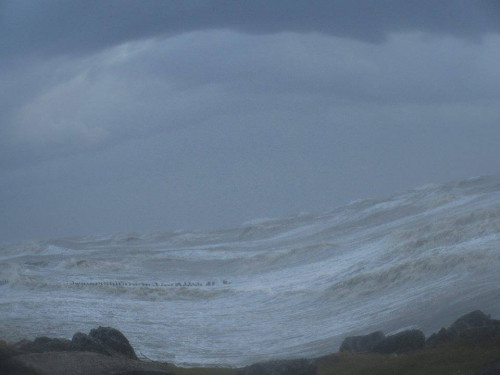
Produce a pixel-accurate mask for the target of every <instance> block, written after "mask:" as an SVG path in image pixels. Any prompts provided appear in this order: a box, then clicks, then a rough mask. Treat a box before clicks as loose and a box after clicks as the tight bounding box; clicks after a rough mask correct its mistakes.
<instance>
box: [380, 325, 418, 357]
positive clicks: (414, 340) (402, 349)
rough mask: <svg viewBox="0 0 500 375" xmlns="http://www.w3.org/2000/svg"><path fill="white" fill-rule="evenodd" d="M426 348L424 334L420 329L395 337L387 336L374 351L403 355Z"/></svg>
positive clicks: (401, 333)
mask: <svg viewBox="0 0 500 375" xmlns="http://www.w3.org/2000/svg"><path fill="white" fill-rule="evenodd" d="M424 346H425V336H424V333H423V332H422V331H420V330H418V329H409V330H406V331H402V332H399V333H396V334H395V335H390V336H387V337H386V338H385V339H383V340H382V341H380V342H379V343H378V344H377V345H375V347H374V348H373V351H374V352H376V353H384V354H391V353H396V354H401V353H406V352H410V351H413V350H418V349H422V348H423V347H424Z"/></svg>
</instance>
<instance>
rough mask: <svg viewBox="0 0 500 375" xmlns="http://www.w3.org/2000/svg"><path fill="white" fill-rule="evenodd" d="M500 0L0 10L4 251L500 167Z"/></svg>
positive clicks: (5, 4) (7, 0) (81, 4)
mask: <svg viewBox="0 0 500 375" xmlns="http://www.w3.org/2000/svg"><path fill="white" fill-rule="evenodd" d="M499 62H500V2H498V1H495V0H492V1H481V0H477V1H472V0H470V1H465V0H456V1H435V0H428V1H425V0H424V1H422V0H419V1H413V0H407V1H400V0H391V1H389V0H387V1H385V0H377V1H369V0H363V1H356V0H349V1H330V0H325V1H321V0H317V1H314V0H307V1H306V0H287V1H284V0H273V1H264V0H253V1H233V0H227V1H222V0H206V1H204V0H192V1H189V0H183V1H176V0H171V1H148V0H141V1H129V0H117V1H102V0H95V1H94V0H86V1H79V0H78V1H76V0H75V1H72V0H60V1H51V0H47V1H43V2H40V1H34V0H0V83H1V90H0V242H11V241H19V240H27V239H45V238H53V237H61V236H73V235H88V234H101V233H114V232H124V231H139V232H144V231H149V230H173V229H178V228H185V229H195V230H207V229H212V228H220V227H231V226H238V225H240V224H241V223H243V222H245V221H247V220H251V219H254V218H261V217H282V216H288V215H293V214H297V213H300V212H321V211H326V210H330V209H333V208H334V207H336V206H339V205H342V204H345V203H348V202H349V201H352V200H355V199H360V198H370V197H386V196H390V195H391V194H394V193H396V192H399V191H401V190H405V189H408V188H413V187H416V186H419V185H423V184H427V183H442V182H446V181H450V180H459V179H465V178H469V177H472V176H478V175H486V174H497V173H499V172H500V167H499V161H500V147H499V146H500V122H499V120H500V64H499Z"/></svg>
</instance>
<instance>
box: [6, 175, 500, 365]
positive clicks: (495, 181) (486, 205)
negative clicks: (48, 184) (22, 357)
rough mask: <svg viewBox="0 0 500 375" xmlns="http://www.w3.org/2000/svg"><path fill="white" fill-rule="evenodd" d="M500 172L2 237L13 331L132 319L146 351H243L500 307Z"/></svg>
mask: <svg viewBox="0 0 500 375" xmlns="http://www.w3.org/2000/svg"><path fill="white" fill-rule="evenodd" d="M499 286H500V177H483V178H475V179H470V180H466V181H462V182H459V183H453V184H448V185H444V186H434V185H433V186H425V187H422V188H420V189H416V190H412V191H409V192H405V193H403V194H399V195H397V196H394V197H392V198H391V199H384V200H362V201H356V202H353V203H351V204H349V205H347V206H344V207H341V208H338V209H335V210H333V211H330V212H326V213H323V214H318V215H299V216H296V217H291V218H286V219H276V220H275V219H272V220H271V219H269V220H260V221H255V222H251V223H248V224H247V225H244V226H242V227H239V228H235V229H228V230H221V231H215V232H210V233H195V232H188V231H176V232H162V233H155V234H148V235H136V234H133V235H132V234H126V235H118V236H101V237H86V238H75V239H63V240H53V241H40V242H30V243H21V244H14V245H4V246H1V247H0V316H1V317H2V318H1V319H2V320H1V324H0V338H3V339H6V340H7V341H16V340H19V339H21V338H23V337H28V338H34V337H36V336H40V335H46V336H53V337H67V338H71V336H72V334H73V333H74V332H76V331H83V332H88V331H89V330H90V329H91V328H94V327H96V326H99V325H103V326H112V327H115V328H118V329H120V330H121V331H122V332H123V333H124V334H125V335H126V336H127V337H128V338H129V340H130V342H131V343H132V345H133V346H134V348H136V351H137V352H138V354H139V356H140V355H144V356H147V357H149V358H151V359H158V360H166V361H171V362H174V363H177V364H219V365H234V366H237V365H243V364H248V363H251V362H255V361H258V360H264V359H267V358H271V357H272V358H278V357H279V358H290V357H304V356H305V357H314V356H319V355H323V354H327V353H331V352H334V351H336V350H337V349H338V346H339V344H340V342H341V340H342V338H343V337H345V336H346V335H352V334H363V333H368V332H370V331H372V330H375V329H383V330H384V331H385V332H386V333H390V332H394V331H396V330H399V329H403V328H407V327H417V328H421V329H422V330H424V332H425V333H426V334H429V333H430V332H432V331H435V330H437V329H439V328H440V327H441V326H447V325H449V324H450V323H451V322H452V321H453V320H454V318H456V317H457V316H458V315H460V314H463V313H467V312H470V311H471V310H474V309H482V310H483V311H485V312H487V313H490V314H492V315H493V316H496V317H499V316H500V289H499Z"/></svg>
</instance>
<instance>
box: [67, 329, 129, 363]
mask: <svg viewBox="0 0 500 375" xmlns="http://www.w3.org/2000/svg"><path fill="white" fill-rule="evenodd" d="M71 344H72V345H71V346H72V350H75V351H89V352H96V353H101V354H105V355H109V356H112V357H125V358H130V359H137V355H136V354H135V351H134V348H132V345H130V343H129V341H128V340H127V338H126V337H125V336H124V335H123V333H121V332H120V331H118V330H117V329H115V328H111V327H99V328H96V329H92V330H91V331H90V333H89V334H88V335H86V334H84V333H81V332H77V333H75V334H74V335H73V339H72V340H71Z"/></svg>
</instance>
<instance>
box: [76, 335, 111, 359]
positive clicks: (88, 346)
mask: <svg viewBox="0 0 500 375" xmlns="http://www.w3.org/2000/svg"><path fill="white" fill-rule="evenodd" d="M71 347H72V350H74V351H77V352H96V353H101V354H106V355H111V353H109V352H108V351H107V350H106V349H105V348H104V346H102V345H101V344H100V343H99V342H97V341H96V340H94V339H92V338H91V337H89V335H86V334H85V333H82V332H77V333H75V334H74V335H73V338H72V339H71Z"/></svg>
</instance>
